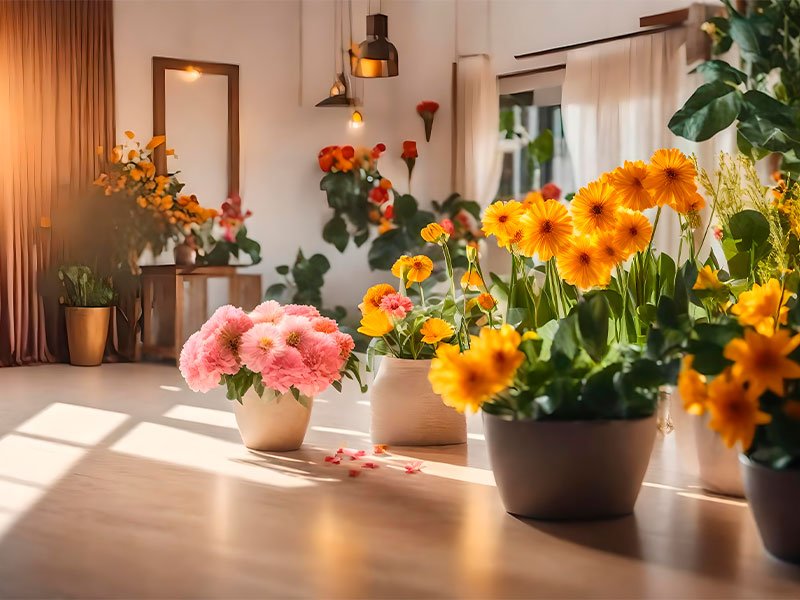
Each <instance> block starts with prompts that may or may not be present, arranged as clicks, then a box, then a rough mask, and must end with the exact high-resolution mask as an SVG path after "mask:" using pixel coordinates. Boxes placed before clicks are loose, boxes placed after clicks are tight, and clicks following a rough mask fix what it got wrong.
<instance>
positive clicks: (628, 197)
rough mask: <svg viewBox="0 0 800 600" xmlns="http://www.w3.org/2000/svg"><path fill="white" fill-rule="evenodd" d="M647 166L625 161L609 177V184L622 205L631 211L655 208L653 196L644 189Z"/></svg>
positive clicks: (639, 161)
mask: <svg viewBox="0 0 800 600" xmlns="http://www.w3.org/2000/svg"><path fill="white" fill-rule="evenodd" d="M645 177H647V165H646V164H644V162H642V161H641V160H637V161H634V162H631V161H628V160H626V161H625V164H624V165H623V166H621V167H617V168H616V169H615V170H614V171H613V172H612V173H611V175H609V177H608V182H609V183H610V184H611V187H612V188H614V191H615V192H616V193H617V195H618V196H619V200H620V203H621V204H622V206H624V207H626V208H630V209H631V210H646V209H648V208H652V207H653V206H655V204H656V201H655V200H654V199H653V194H651V193H650V191H649V190H647V189H646V188H645V187H644V184H643V182H644V179H645Z"/></svg>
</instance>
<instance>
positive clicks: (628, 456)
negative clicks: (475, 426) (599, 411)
mask: <svg viewBox="0 0 800 600" xmlns="http://www.w3.org/2000/svg"><path fill="white" fill-rule="evenodd" d="M483 423H484V428H485V430H486V444H487V446H488V448H489V459H490V461H491V464H492V470H493V471H494V477H495V481H496V482H497V489H498V491H499V492H500V497H501V498H502V500H503V505H504V506H505V508H506V510H507V511H508V512H509V513H511V514H513V515H518V516H521V517H530V518H532V519H603V518H610V517H618V516H622V515H628V514H630V513H632V512H633V506H634V504H635V503H636V498H637V496H638V495H639V489H640V488H641V486H642V480H643V479H644V474H645V471H646V470H647V464H648V462H649V461H650V453H651V452H652V450H653V442H654V440H655V436H656V416H655V415H653V416H652V417H647V418H645V419H627V420H608V421H532V420H527V421H510V420H505V419H503V418H501V417H497V416H495V415H490V414H488V413H484V415H483Z"/></svg>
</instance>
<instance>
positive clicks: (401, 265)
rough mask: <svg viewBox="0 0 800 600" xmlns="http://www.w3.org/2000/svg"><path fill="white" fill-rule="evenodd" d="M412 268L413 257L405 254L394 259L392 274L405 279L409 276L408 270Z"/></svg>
mask: <svg viewBox="0 0 800 600" xmlns="http://www.w3.org/2000/svg"><path fill="white" fill-rule="evenodd" d="M410 268H411V257H410V256H406V255H403V256H401V257H400V258H398V259H397V260H396V261H394V264H393V265H392V275H394V276H395V277H397V278H398V279H405V278H406V277H407V276H408V270H409V269H410Z"/></svg>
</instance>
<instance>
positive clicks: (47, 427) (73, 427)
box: [16, 402, 129, 446]
mask: <svg viewBox="0 0 800 600" xmlns="http://www.w3.org/2000/svg"><path fill="white" fill-rule="evenodd" d="M128 418H129V417H128V415H126V414H123V413H119V412H113V411H110V410H103V409H100V408H92V407H90V406H79V405H76V404H64V403H61V402H56V403H54V404H51V405H50V406H48V407H46V408H44V409H43V410H41V411H39V412H38V413H37V414H35V415H34V416H32V417H31V418H30V419H28V420H27V421H25V422H24V423H23V424H22V425H20V426H19V427H17V429H16V431H17V432H19V433H27V434H28V435H36V436H40V437H46V438H49V439H53V440H60V441H62V442H70V443H73V444H82V445H85V446H92V445H95V444H97V443H99V442H100V441H102V440H103V439H104V438H105V437H106V436H107V435H108V434H109V433H111V432H112V431H114V430H115V429H116V428H117V427H119V426H120V425H122V423H124V422H125V421H126V420H127V419H128Z"/></svg>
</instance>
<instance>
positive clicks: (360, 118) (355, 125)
mask: <svg viewBox="0 0 800 600" xmlns="http://www.w3.org/2000/svg"><path fill="white" fill-rule="evenodd" d="M363 126H364V115H362V114H361V111H359V110H354V111H353V114H352V115H351V116H350V129H361V128H362V127H363Z"/></svg>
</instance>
